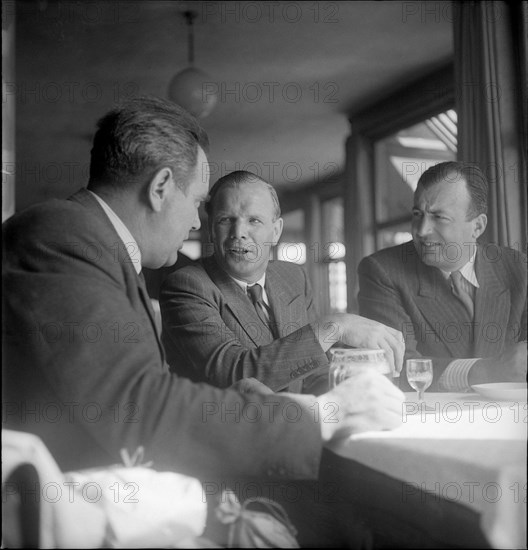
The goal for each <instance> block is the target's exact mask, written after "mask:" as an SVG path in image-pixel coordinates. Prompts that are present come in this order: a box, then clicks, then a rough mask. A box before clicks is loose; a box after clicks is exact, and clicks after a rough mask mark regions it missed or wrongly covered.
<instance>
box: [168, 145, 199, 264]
mask: <svg viewBox="0 0 528 550" xmlns="http://www.w3.org/2000/svg"><path fill="white" fill-rule="evenodd" d="M208 191H209V166H208V163H207V157H206V156H205V153H204V151H203V150H202V148H201V147H198V156H197V159H196V166H195V170H194V171H193V172H192V173H191V175H190V181H189V185H188V187H187V190H186V192H184V191H182V190H181V189H180V188H179V187H178V186H177V185H176V184H175V183H174V184H173V187H172V190H171V196H170V197H169V200H168V201H167V205H166V209H165V212H164V225H165V227H164V230H163V234H162V236H160V241H161V242H160V248H161V249H162V254H161V256H162V258H161V260H162V263H161V264H160V265H163V266H171V265H174V264H175V263H176V260H177V259H178V250H180V249H181V247H182V246H183V242H184V241H185V240H186V239H187V238H188V237H189V232H190V231H191V229H200V218H199V216H198V208H199V206H200V203H201V202H202V201H204V200H205V199H206V197H207V193H208Z"/></svg>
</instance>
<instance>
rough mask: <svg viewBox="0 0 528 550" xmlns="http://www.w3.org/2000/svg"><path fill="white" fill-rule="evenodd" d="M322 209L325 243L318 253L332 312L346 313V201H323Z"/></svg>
mask: <svg viewBox="0 0 528 550" xmlns="http://www.w3.org/2000/svg"><path fill="white" fill-rule="evenodd" d="M321 207H322V212H321V213H322V233H323V242H322V243H321V244H320V246H319V247H318V250H317V253H318V255H319V258H320V260H321V261H322V262H324V264H325V266H326V271H327V273H326V275H327V277H328V293H329V296H328V299H329V306H330V311H331V312H332V313H334V312H346V310H347V282H346V264H345V255H346V248H345V245H344V241H345V237H344V201H343V198H342V197H335V198H332V199H328V200H325V201H323V202H322V203H321ZM314 252H315V250H314Z"/></svg>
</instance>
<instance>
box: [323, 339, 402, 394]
mask: <svg viewBox="0 0 528 550" xmlns="http://www.w3.org/2000/svg"><path fill="white" fill-rule="evenodd" d="M330 354H331V360H330V369H329V376H330V380H329V386H330V388H335V386H337V384H340V383H341V382H343V380H346V379H347V378H351V377H352V376H355V375H356V374H358V373H359V372H362V371H365V370H369V369H374V370H376V371H377V372H379V373H381V374H383V375H384V376H386V377H387V378H389V379H390V380H391V381H392V379H393V372H392V370H391V367H390V365H389V362H388V361H387V357H386V356H385V352H384V351H383V350H382V349H364V348H333V349H331V350H330Z"/></svg>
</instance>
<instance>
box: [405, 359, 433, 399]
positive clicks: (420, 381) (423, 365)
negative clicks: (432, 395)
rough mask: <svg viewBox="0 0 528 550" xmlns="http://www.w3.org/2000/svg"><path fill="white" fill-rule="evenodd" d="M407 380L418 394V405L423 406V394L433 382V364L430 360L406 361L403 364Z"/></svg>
mask: <svg viewBox="0 0 528 550" xmlns="http://www.w3.org/2000/svg"><path fill="white" fill-rule="evenodd" d="M405 370H406V372H407V380H408V381H409V384H410V385H411V387H412V388H413V389H415V390H416V391H417V392H418V403H419V404H420V405H423V404H424V392H425V390H426V389H427V388H428V387H429V386H430V385H431V383H432V381H433V362H432V361H431V359H407V361H406V362H405Z"/></svg>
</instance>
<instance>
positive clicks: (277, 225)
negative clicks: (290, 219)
mask: <svg viewBox="0 0 528 550" xmlns="http://www.w3.org/2000/svg"><path fill="white" fill-rule="evenodd" d="M283 225H284V220H283V219H282V218H277V219H276V220H275V221H274V222H273V246H275V245H276V244H277V243H278V242H279V239H280V237H281V235H282V228H283Z"/></svg>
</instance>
